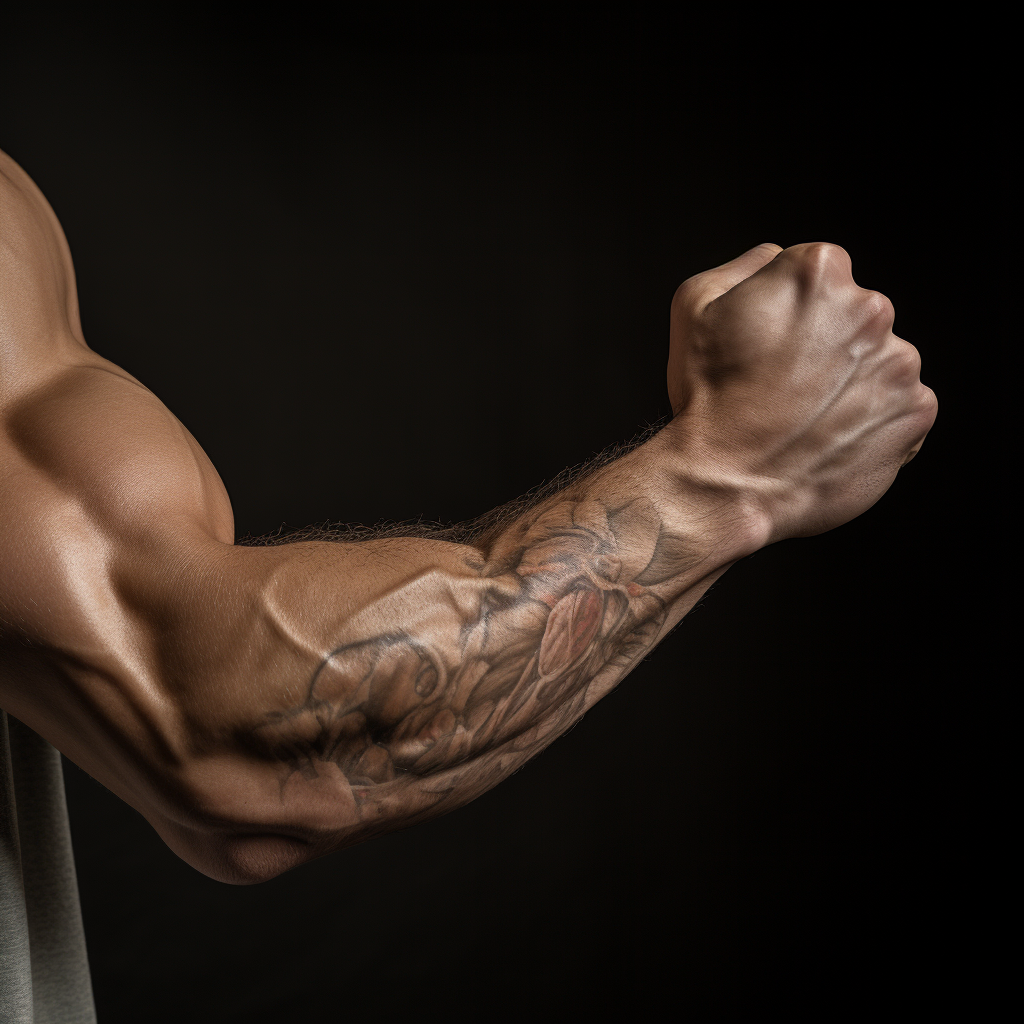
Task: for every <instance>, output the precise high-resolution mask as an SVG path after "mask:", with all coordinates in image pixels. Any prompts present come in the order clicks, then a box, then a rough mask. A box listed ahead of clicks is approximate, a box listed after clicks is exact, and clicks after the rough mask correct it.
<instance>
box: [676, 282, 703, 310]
mask: <svg viewBox="0 0 1024 1024" xmlns="http://www.w3.org/2000/svg"><path fill="white" fill-rule="evenodd" d="M700 277H701V275H700V274H695V275H694V276H693V277H688V278H687V279H686V280H685V281H684V282H683V283H682V284H681V285H680V286H679V287H678V288H677V289H676V291H675V294H674V295H673V296H672V308H673V309H674V310H675V309H684V310H685V309H690V308H691V307H692V306H693V305H694V304H695V303H696V301H697V294H698V292H699V291H700Z"/></svg>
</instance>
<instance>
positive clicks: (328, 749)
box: [247, 500, 680, 811]
mask: <svg viewBox="0 0 1024 1024" xmlns="http://www.w3.org/2000/svg"><path fill="white" fill-rule="evenodd" d="M628 511H629V507H628V505H627V504H625V503H624V504H623V505H621V506H619V507H618V508H617V509H611V508H609V507H607V506H606V505H604V504H603V503H600V502H597V501H582V502H581V501H569V500H563V501H560V502H558V503H556V504H553V505H547V506H545V507H544V509H543V511H542V512H541V513H540V514H539V515H535V516H534V517H532V518H531V519H530V520H529V521H527V522H521V523H520V524H519V532H518V534H516V535H515V536H514V537H513V538H512V541H511V543H508V542H506V543H503V545H502V548H501V549H500V550H499V551H496V552H495V553H494V555H493V557H492V558H491V559H490V560H489V561H486V562H484V561H480V562H475V563H473V564H472V565H471V566H470V568H471V569H472V570H473V576H470V577H459V578H454V577H452V576H451V575H450V574H442V573H427V574H425V575H423V576H420V577H419V578H418V579H416V580H414V581H413V582H411V583H409V584H407V585H405V586H403V587H402V588H400V589H398V590H397V591H395V592H392V593H391V594H389V595H388V596H387V597H386V598H385V599H384V600H383V602H379V603H377V604H375V605H374V606H373V607H372V608H369V609H366V610H364V612H362V613H360V614H359V615H357V616H355V617H354V618H353V619H352V620H351V621H350V622H348V623H346V627H345V633H346V635H345V636H344V637H340V638H339V640H338V643H337V645H336V646H335V648H334V649H333V650H332V651H331V652H330V653H329V654H328V655H327V656H326V657H325V658H324V659H323V661H322V662H321V664H320V666H319V667H318V668H317V670H316V672H315V674H314V675H313V678H312V680H311V681H310V684H309V690H308V693H307V696H306V699H305V701H304V702H303V703H302V704H301V705H300V706H299V707H296V708H294V709H291V710H289V711H285V712H276V713H273V714H271V715H268V716H267V718H266V719H265V720H264V721H263V722H262V723H261V724H260V725H259V726H258V727H257V728H256V729H255V730H254V731H253V733H252V734H251V735H250V737H249V738H248V741H247V745H248V746H249V747H250V749H254V750H255V751H258V752H259V754H260V755H261V756H263V757H268V758H271V759H273V760H275V761H278V762H280V763H281V764H282V767H283V774H282V796H283V797H284V795H285V793H286V791H287V787H288V784H289V781H290V780H292V779H293V778H294V777H295V776H296V775H301V776H305V777H306V778H313V777H316V776H317V775H319V774H320V773H321V772H322V771H323V770H324V768H325V767H327V766H328V765H330V764H333V765H336V766H337V768H338V769H340V771H341V773H342V774H343V776H344V778H345V779H346V780H347V781H348V784H349V785H350V786H351V787H352V793H353V796H354V797H355V800H356V805H357V806H358V807H360V808H362V809H365V810H366V811H369V809H370V807H371V806H372V805H373V804H374V803H375V802H376V801H377V800H378V798H379V796H378V794H379V791H381V790H382V789H391V788H392V787H390V786H388V785H387V784H388V783H396V782H397V783H399V784H400V782H401V780H402V779H405V780H408V781H413V780H416V781H417V782H418V783H419V784H420V788H421V789H424V788H425V789H426V790H428V791H433V792H436V793H437V795H438V799H441V797H442V796H443V794H444V793H445V792H446V791H448V790H449V789H451V788H452V787H453V785H454V783H451V784H446V785H437V786H431V785H430V781H431V779H432V777H435V776H439V775H440V773H442V772H443V773H445V775H446V776H447V777H449V778H450V777H451V771H450V770H451V769H453V768H457V767H458V766H465V767H466V768H467V769H469V768H470V767H471V766H472V769H473V773H474V775H475V773H477V772H481V773H483V774H482V775H481V776H480V779H474V782H482V781H484V780H483V776H484V775H486V776H491V775H492V774H493V775H499V776H500V775H504V774H507V771H508V767H509V765H510V764H512V766H513V769H514V767H518V766H519V764H521V763H522V762H524V761H525V760H527V759H528V758H529V757H530V756H532V754H534V753H536V752H537V751H538V750H540V749H541V748H542V747H543V746H545V745H546V744H547V743H548V742H550V740H551V739H553V738H554V737H555V736H557V735H559V734H560V733H561V732H564V731H565V729H567V728H568V727H569V726H570V725H571V724H572V723H573V722H574V721H575V720H576V719H578V718H579V717H580V716H581V715H582V714H583V712H584V711H585V710H586V708H587V707H588V706H589V705H590V704H591V703H593V699H591V700H589V701H588V689H589V688H590V687H591V685H592V683H593V682H594V681H595V679H597V678H598V677H599V676H601V677H603V680H604V681H605V684H606V688H610V685H612V684H613V683H614V682H617V681H618V678H621V676H622V675H624V674H625V673H626V672H627V671H628V670H629V668H630V667H631V666H632V665H633V664H634V663H635V662H636V661H637V660H638V659H639V658H640V657H642V655H643V654H644V653H645V652H646V651H647V650H648V649H649V647H650V646H651V644H652V643H653V641H654V638H655V637H656V636H657V633H658V631H659V629H660V627H661V625H662V623H663V621H664V618H665V614H666V604H665V601H664V600H662V599H661V598H660V597H658V596H657V595H656V594H655V593H654V592H653V590H652V589H651V587H652V586H653V585H655V584H657V583H659V582H661V581H662V580H663V579H664V578H666V577H667V576H669V575H671V574H672V573H673V572H675V571H678V568H679V565H678V562H679V558H680V555H679V542H678V540H676V539H675V538H671V537H666V536H664V535H661V536H660V537H659V536H658V528H657V523H656V522H652V521H651V517H650V516H649V515H648V516H647V517H646V519H647V522H648V524H649V527H650V528H649V529H648V532H650V533H652V534H653V538H652V539H650V540H648V542H647V543H646V544H641V545H640V546H641V547H642V548H645V549H646V551H645V555H644V561H643V563H642V565H643V568H642V571H640V572H636V571H634V572H633V573H632V574H630V573H629V572H628V571H627V570H628V566H627V563H628V562H631V561H633V560H634V558H624V556H623V554H622V552H620V549H619V548H620V546H619V543H618V540H617V537H616V520H619V521H620V522H621V521H622V518H623V517H622V513H624V512H628ZM630 520H631V523H632V529H631V537H630V540H631V542H633V541H634V539H635V538H634V533H635V528H636V518H635V517H633V516H631V517H630ZM633 546H634V545H633V544H632V543H631V548H632V547H633ZM649 552H653V553H651V554H650V557H649V558H648V557H647V553H649ZM636 568H638V567H637V566H633V569H634V570H635V569H636ZM630 576H631V577H632V578H629V577H630ZM371 622H372V623H375V624H376V629H372V628H371V627H370V623H371ZM381 622H387V623H389V624H391V626H390V629H389V631H387V632H381V631H380V623H381ZM610 675H612V676H614V677H616V678H614V679H613V680H612V683H611V684H608V683H607V681H608V679H609V676H610ZM481 755H485V756H483V757H482V756H481ZM495 761H497V762H499V763H498V764H495V763H493V762H495ZM484 762H488V763H484ZM500 762H505V763H500ZM513 762H514V764H513ZM438 781H440V779H438ZM494 781H497V779H496V778H495V779H494ZM474 788H480V787H479V786H477V785H474ZM483 788H486V786H484V787H483Z"/></svg>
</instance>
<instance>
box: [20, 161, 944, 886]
mask: <svg viewBox="0 0 1024 1024" xmlns="http://www.w3.org/2000/svg"><path fill="white" fill-rule="evenodd" d="M0 169H3V170H4V171H5V174H6V175H7V178H6V182H7V183H6V184H3V183H2V182H0V184H3V188H4V189H5V191H4V197H5V198H6V201H7V202H6V206H5V207H4V208H3V213H2V214H0V235H2V234H3V232H5V231H8V232H21V234H20V235H19V236H18V237H19V238H23V239H24V238H27V239H28V242H27V243H19V246H15V247H14V248H13V249H11V250H10V253H13V254H10V253H9V255H8V257H7V258H8V259H9V262H10V265H11V266H14V267H16V268H17V272H18V273H19V274H21V275H22V276H23V277H25V278H26V279H27V280H35V281H37V284H36V285H35V286H34V288H35V291H33V292H32V295H34V296H35V297H34V298H32V300H31V302H28V303H27V304H26V302H25V301H23V298H20V299H17V302H15V300H14V299H12V298H11V297H10V295H9V294H8V293H0V298H2V299H3V300H4V301H6V302H8V303H9V304H10V307H11V308H14V307H15V306H17V309H18V310H19V312H18V316H17V317H9V318H8V322H10V323H13V324H14V326H13V327H12V329H11V330H9V331H8V333H7V334H6V335H5V336H4V339H3V347H2V348H0V360H2V362H0V371H2V372H3V374H4V377H3V378H2V379H3V380H4V381H5V382H6V383H5V385H4V387H5V388H6V389H5V390H3V389H0V401H2V403H3V405H2V408H0V415H2V417H3V426H4V433H3V440H2V442H0V504H2V507H3V508H4V513H5V517H6V522H7V523H8V524H11V525H10V526H9V527H8V529H7V530H5V531H4V533H3V535H2V536H0V566H2V568H3V572H4V575H3V583H2V584H0V679H2V682H0V687H2V688H0V703H2V704H3V706H4V707H5V708H6V709H7V710H9V711H10V712H11V713H13V714H15V715H16V716H17V717H20V718H22V719H23V720H24V721H25V722H26V723H27V724H29V725H31V726H32V727H33V728H35V729H37V731H39V732H41V733H42V734H43V735H44V736H46V737H47V738H49V739H50V740H51V741H52V742H53V743H54V744H55V745H56V746H58V747H59V748H60V749H61V750H63V751H64V752H65V753H66V754H67V755H68V756H69V757H71V758H72V759H73V760H75V761H76V762H77V763H79V764H80V765H82V767H84V768H85V769H86V770H87V771H89V772H90V773H91V774H93V775H94V776H95V777H96V778H98V779H99V780H100V781H101V782H103V783H104V784H105V785H107V786H108V787H109V788H111V789H112V790H114V792H116V793H118V794H119V795H121V796H122V797H123V798H124V799H126V800H127V801H128V802H130V803H131V804H132V805H133V806H135V807H136V808H137V809H138V810H140V811H141V812H142V813H143V814H144V815H146V817H147V818H148V819H149V820H150V822H151V823H152V824H153V825H154V827H156V828H157V830H158V831H159V832H160V834H161V835H162V836H163V837H164V838H165V840H166V841H167V842H168V844H169V845H171V847H172V848H173V849H175V850H176V851H177V852H179V853H180V854H181V855H182V856H183V857H185V858H186V859H187V860H188V861H189V862H190V863H192V864H194V865H195V866H196V867H197V868H199V869H200V870H202V871H205V872H207V873H208V874H211V875H213V876H214V877H219V878H223V879H225V880H228V881H243V882H244V881H257V880H260V879H262V878H267V877H271V876H273V875H274V874H277V873H278V872H280V871H282V870H285V869H287V868H289V867H292V866H294V865H296V864H298V863H302V862H303V861H305V860H309V859H311V858H312V857H316V856H320V855H322V854H324V853H327V852H329V851H331V850H335V849H339V848H342V847H344V846H346V845H350V844H351V843H354V842H358V841H361V840H363V839H366V838H368V837H370V836H373V835H376V834H379V833H381V832H385V831H388V830H390V829H394V828H400V827H404V826H406V825H409V824H412V823H413V822H415V821H419V820H423V819H424V818H426V817H429V816H432V815H435V814H439V813H443V812H445V811H447V810H450V809H452V808H454V807H457V806H460V805H462V804H464V803H466V802H467V801H469V800H471V799H473V798H474V797H476V796H478V795H479V794H480V793H482V792H484V791H485V790H487V789H489V788H490V787H492V786H493V785H495V784H496V783H498V782H499V781H501V779H503V778H505V777H507V776H508V775H509V774H511V773H512V772H514V771H515V770H516V769H517V768H518V767H520V766H521V765H522V764H523V763H525V761H526V760H528V759H529V758H530V757H532V756H533V755H534V754H536V753H537V752H538V751H540V750H541V749H543V748H544V747H545V746H546V745H547V744H548V743H550V742H551V741H552V740H553V739H555V738H556V737H557V736H558V735H560V734H561V733H563V732H564V731H565V730H566V729H567V728H569V727H570V726H571V725H572V724H573V723H574V722H575V721H577V720H578V719H579V717H580V716H581V715H582V714H583V713H584V712H585V711H586V709H587V708H588V707H590V706H592V705H593V703H594V702H595V701H597V700H598V699H600V698H601V697H602V696H603V695H604V694H606V693H607V692H609V690H611V689H612V688H613V687H614V686H615V685H617V684H618V683H619V682H620V681H621V679H622V678H623V677H624V676H625V675H626V674H627V673H628V671H629V670H630V668H631V667H632V666H633V665H635V664H636V663H637V661H638V660H639V659H640V658H642V657H643V655H644V654H645V653H646V652H647V651H649V650H650V649H651V648H652V646H653V645H654V644H656V643H657V642H658V641H659V640H660V639H661V638H663V637H664V636H665V635H666V634H667V632H668V631H669V630H670V629H671V628H672V626H673V625H674V624H675V623H676V622H678V621H679V619H680V618H681V617H682V616H683V615H684V614H685V613H686V612H687V611H688V610H689V609H690V608H691V607H692V606H693V604H694V603H695V602H696V601H697V600H698V599H699V597H700V596H701V594H703V593H704V591H705V590H706V589H707V587H708V586H709V585H710V584H711V583H712V582H713V581H714V580H715V579H717V578H718V576H720V575H721V573H722V572H724V571H725V569H726V568H728V566H729V565H730V564H732V563H733V562H734V561H735V560H736V559H738V558H741V557H743V556H745V555H747V554H749V553H751V552H752V551H754V550H756V549H757V548H758V547H760V546H762V545H764V544H765V543H769V542H771V541H774V540H778V539H781V538H783V537H787V536H798V535H801V534H805V533H809V532H818V531H820V530H822V529H829V528H831V527H833V526H837V525H840V523H842V522H845V521H847V520H848V519H850V518H853V516H855V515H857V514H859V513H860V512H862V511H864V509H866V508H867V507H869V506H870V505H871V504H872V503H873V502H874V501H875V500H877V498H878V497H879V496H880V495H881V494H882V493H883V492H884V491H885V490H886V489H887V487H888V486H889V484H890V483H891V482H892V479H893V477H894V476H895V474H896V471H897V470H898V468H899V466H900V465H901V464H902V463H903V462H904V461H905V459H906V458H907V456H908V453H909V452H911V451H915V450H916V449H917V448H918V447H919V446H920V443H921V441H922V439H923V437H924V435H925V434H926V433H927V431H928V429H929V427H930V425H931V422H932V419H933V418H934V396H931V393H930V392H929V391H928V390H927V389H925V388H923V387H922V386H921V385H920V383H919V381H918V379H917V366H916V362H915V359H916V353H914V350H913V349H912V348H911V347H910V346H909V345H906V343H905V342H901V341H899V340H898V339H895V338H894V336H893V335H892V334H891V330H890V328H891V315H890V308H889V307H888V306H887V303H886V302H885V300H883V299H881V297H880V296H877V294H876V293H869V292H864V291H863V290H862V289H859V288H858V287H857V286H856V285H855V284H854V283H853V279H852V277H851V276H850V271H849V261H848V258H846V256H845V254H844V253H843V252H842V250H839V249H837V248H835V247H829V246H797V247H794V248H792V249H788V250H785V251H784V252H782V251H780V250H779V249H778V247H775V246H761V247H758V248H757V249H755V250H752V251H751V252H750V253H747V254H744V256H742V257H740V258H739V259H738V260H735V261H733V262H732V263H731V264H727V265H726V266H725V267H722V268H718V269H716V270H714V271H709V272H707V273H706V274H703V275H698V277H697V278H695V279H691V281H689V282H687V283H686V284H685V285H684V286H683V287H682V288H681V289H680V292H679V293H678V295H677V297H676V300H675V302H674V304H673V316H672V346H671V356H670V364H669V389H670V394H671V396H672V398H673V404H674V408H675V412H676V415H675V417H674V419H673V420H672V422H671V423H670V424H669V425H668V426H666V427H665V428H664V429H662V430H660V431H659V432H658V433H656V434H655V435H654V436H653V437H651V438H650V439H649V440H647V441H646V442H644V443H643V444H640V445H639V446H638V447H635V448H633V449H632V450H630V451H628V452H626V453H625V454H622V455H621V456H620V457H618V458H615V459H614V460H612V461H610V462H606V463H602V464H598V465H595V466H594V467H592V468H591V470H590V471H588V472H585V473H583V474H581V475H579V476H578V477H577V478H576V479H574V480H573V481H571V482H569V483H567V484H566V485H565V486H563V487H561V488H558V489H556V490H554V491H553V492H552V493H549V494H547V495H546V496H545V497H543V498H541V499H538V500H534V501H531V502H526V503H521V504H518V505H515V506H512V507H510V508H509V509H508V510H506V512H505V514H503V515H498V516H494V517H491V518H490V519H489V520H488V521H486V522H483V523H478V524H469V525H467V526H466V527H465V528H464V529H462V530H461V531H459V532H458V533H457V535H448V534H444V533H439V534H437V535H434V536H430V535H427V536H417V537H411V536H405V537H402V536H378V537H374V538H372V539H366V540H356V541H353V540H347V539H346V540H341V541H333V542H332V541H317V540H313V541H300V542H297V543H292V544H282V545H278V546H268V547H246V546H238V545H235V544H234V543H233V530H232V526H231V511H230V505H229V504H228V501H227V496H226V493H225V492H224V489H223V485H222V484H221V483H220V480H219V477H217V474H216V472H215V470H214V469H213V467H212V466H211V465H210V464H209V461H208V460H207V459H206V457H205V455H204V454H203V452H202V449H201V448H199V446H198V444H197V443H196V442H195V440H194V439H193V438H192V437H191V435H189V434H188V432H187V431H186V430H185V429H184V428H183V427H182V426H181V424H179V423H178V421H177V420H175V419H174V417H173V416H172V415H171V414H170V413H169V412H168V411H167V409H166V408H165V407H164V406H163V405H162V403H160V402H159V400H158V399H157V398H156V397H155V396H154V395H153V394H152V393H151V392H149V391H148V390H147V389H146V388H144V387H143V386H142V385H141V384H139V382H137V381H135V380H134V378H132V377H130V375H128V374H126V373H124V371H122V370H120V369H119V368H118V367H116V366H113V364H110V363H108V362H107V361H105V360H103V359H101V358H100V357H99V356H97V355H96V354H95V353H93V352H92V351H91V350H90V349H88V348H87V346H86V345H85V343H84V339H82V337H81V334H80V331H78V330H77V329H75V328H74V327H72V325H71V322H70V320H71V318H70V315H69V313H68V310H69V309H70V308H71V306H70V302H71V299H70V298H69V296H70V295H73V279H72V278H71V277H70V276H69V275H70V260H69V259H66V260H65V259H63V257H62V258H61V259H57V260H55V259H53V258H51V257H50V256H48V255H46V254H47V253H53V252H57V253H60V252H63V251H65V250H66V246H65V247H64V249H63V250H62V248H61V247H62V246H63V245H64V243H63V239H62V238H60V237H58V236H57V235H53V236H52V237H50V236H48V235H47V232H54V231H56V232H59V226H58V227H55V225H56V220H55V219H54V218H52V214H50V213H48V207H45V201H43V200H42V197H41V196H39V195H38V193H37V192H35V191H33V190H32V188H31V187H30V184H31V183H27V179H25V178H24V175H23V174H22V172H20V171H19V170H18V169H17V168H16V167H14V166H13V165H12V164H11V163H10V162H9V161H8V162H7V163H5V164H4V165H3V168H0ZM33 204H35V205H33ZM40 204H42V205H40ZM40 210H41V211H42V212H40ZM11 211H14V212H13V214H12V213H11ZM8 221H10V224H8ZM32 224H36V228H32V226H31V225H32ZM26 225H27V226H26ZM33 231H35V232H36V234H35V235H33ZM12 237H13V236H12ZM54 239H56V240H54ZM69 282H70V283H69ZM18 294H19V295H22V296H23V295H24V292H19V293H18ZM18 303H20V305H19V304H18ZM76 308H77V307H76ZM26 310H27V312H26ZM613 372H614V367H609V373H613Z"/></svg>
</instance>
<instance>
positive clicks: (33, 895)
mask: <svg viewBox="0 0 1024 1024" xmlns="http://www.w3.org/2000/svg"><path fill="white" fill-rule="evenodd" d="M0 1020H2V1021H3V1022H4V1024H8V1022H9V1024H95V1021H96V1010H95V1008H94V1005H93V997H92V983H91V981H90V978H89V961H88V958H87V956H86V948H85V931H84V929H83V927H82V911H81V906H80V904H79V900H78V881H77V878H76V876H75V861H74V857H73V855H72V851H71V829H70V825H69V823H68V811H67V802H66V800H65V796H64V776H63V774H62V771H61V763H60V753H59V751H57V750H56V749H55V748H54V747H53V746H51V745H50V744H49V743H47V742H46V740H44V739H43V738H42V737H41V736H39V735H38V734H36V733H35V732H33V731H32V730H31V729H29V728H28V727H27V726H25V725H23V724H22V723H21V722H19V721H18V720H17V719H15V718H11V717H10V716H9V715H7V713H6V712H3V711H0Z"/></svg>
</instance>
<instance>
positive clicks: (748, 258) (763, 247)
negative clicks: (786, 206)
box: [698, 242, 782, 306]
mask: <svg viewBox="0 0 1024 1024" xmlns="http://www.w3.org/2000/svg"><path fill="white" fill-rule="evenodd" d="M780 252H782V246H781V245H776V244H775V243H774V242H762V243H761V244H760V245H755V246H754V248H753V249H748V250H747V251H746V252H745V253H743V255H742V256H737V257H736V259H734V260H730V261H729V262H728V263H723V264H722V265H721V266H720V267H715V268H714V269H713V270H705V271H704V273H703V274H700V275H698V276H699V277H700V303H701V305H702V306H706V305H707V304H708V303H709V302H712V301H713V300H714V299H717V298H718V296H719V295H724V294H725V293H726V292H727V291H729V289H730V288H735V287H736V285H738V284H739V283H740V282H741V281H745V280H746V279H747V278H748V277H751V276H752V275H754V274H756V273H757V272H758V271H759V270H760V269H761V268H762V267H766V266H767V265H768V264H769V263H771V261H772V260H773V259H775V257H776V256H778V255H779V253H780Z"/></svg>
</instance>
